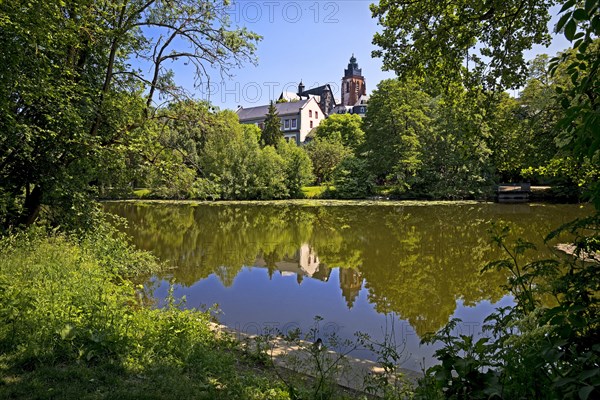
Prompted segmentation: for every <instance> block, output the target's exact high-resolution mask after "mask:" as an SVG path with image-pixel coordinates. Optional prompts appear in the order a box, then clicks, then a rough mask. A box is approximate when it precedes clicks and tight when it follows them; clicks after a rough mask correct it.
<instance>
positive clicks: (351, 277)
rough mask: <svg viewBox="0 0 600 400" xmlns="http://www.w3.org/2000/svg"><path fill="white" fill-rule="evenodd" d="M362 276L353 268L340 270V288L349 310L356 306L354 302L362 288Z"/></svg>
mask: <svg viewBox="0 0 600 400" xmlns="http://www.w3.org/2000/svg"><path fill="white" fill-rule="evenodd" d="M362 282H363V278H362V274H361V273H360V272H358V271H356V270H354V269H352V268H340V287H341V288H342V296H344V298H345V299H346V304H347V305H348V308H352V306H354V300H356V297H357V296H358V293H359V292H360V289H361V288H362Z"/></svg>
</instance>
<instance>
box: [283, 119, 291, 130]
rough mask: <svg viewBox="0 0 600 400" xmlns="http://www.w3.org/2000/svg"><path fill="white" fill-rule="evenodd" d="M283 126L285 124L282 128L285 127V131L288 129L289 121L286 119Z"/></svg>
mask: <svg viewBox="0 0 600 400" xmlns="http://www.w3.org/2000/svg"><path fill="white" fill-rule="evenodd" d="M284 124H285V125H284V126H285V129H286V130H287V129H290V120H289V119H286V120H285V122H284Z"/></svg>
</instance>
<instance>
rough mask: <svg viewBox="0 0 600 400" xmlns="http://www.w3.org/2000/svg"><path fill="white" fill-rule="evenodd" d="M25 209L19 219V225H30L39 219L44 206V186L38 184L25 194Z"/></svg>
mask: <svg viewBox="0 0 600 400" xmlns="http://www.w3.org/2000/svg"><path fill="white" fill-rule="evenodd" d="M24 208H25V209H24V210H23V213H22V214H21V216H20V217H19V220H18V225H25V226H30V225H32V224H33V223H34V222H35V220H36V219H37V217H38V215H39V214H40V209H41V208H42V188H41V186H39V185H37V186H36V187H34V188H33V190H32V191H31V192H30V193H28V194H27V195H26V196H25V204H24Z"/></svg>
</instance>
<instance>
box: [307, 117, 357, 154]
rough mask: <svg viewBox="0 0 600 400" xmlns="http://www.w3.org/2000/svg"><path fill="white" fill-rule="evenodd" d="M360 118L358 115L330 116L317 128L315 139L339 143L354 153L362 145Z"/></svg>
mask: <svg viewBox="0 0 600 400" xmlns="http://www.w3.org/2000/svg"><path fill="white" fill-rule="evenodd" d="M362 122H363V121H362V118H361V116H360V115H358V114H332V115H330V116H329V117H328V118H327V119H326V120H324V121H322V122H321V123H320V124H319V126H318V127H317V132H316V137H317V138H320V139H327V140H329V141H330V142H334V141H341V143H342V144H343V145H344V146H345V147H347V148H349V149H351V150H352V151H356V150H357V149H359V148H360V146H362V144H363V143H364V140H365V139H364V137H365V133H364V132H363V130H362Z"/></svg>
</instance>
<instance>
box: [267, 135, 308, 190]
mask: <svg viewBox="0 0 600 400" xmlns="http://www.w3.org/2000/svg"><path fill="white" fill-rule="evenodd" d="M277 153H278V154H279V155H280V156H281V158H282V160H283V163H284V174H285V185H286V187H287V190H288V192H289V196H290V197H292V198H300V197H303V191H302V187H303V186H306V185H308V184H309V183H311V182H313V180H314V176H313V174H312V168H313V165H312V162H311V159H310V158H309V156H308V154H307V153H306V151H304V150H303V149H301V148H300V147H298V146H297V145H296V142H294V141H291V142H289V143H286V142H282V143H280V144H279V146H278V147H277ZM275 196H277V194H276V195H275ZM275 196H274V197H275Z"/></svg>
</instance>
